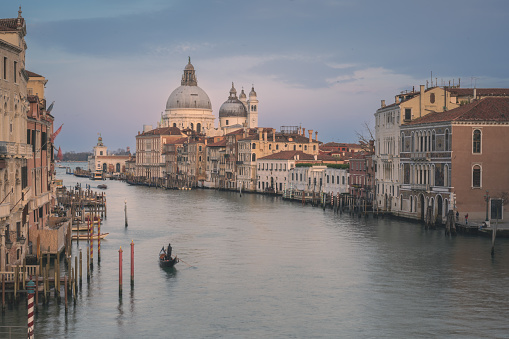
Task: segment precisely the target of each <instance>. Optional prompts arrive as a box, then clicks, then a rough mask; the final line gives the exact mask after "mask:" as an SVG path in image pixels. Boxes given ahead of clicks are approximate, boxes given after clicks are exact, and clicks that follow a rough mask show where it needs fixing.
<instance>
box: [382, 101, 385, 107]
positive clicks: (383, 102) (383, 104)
mask: <svg viewBox="0 0 509 339" xmlns="http://www.w3.org/2000/svg"><path fill="white" fill-rule="evenodd" d="M384 107H385V100H382V108H384Z"/></svg>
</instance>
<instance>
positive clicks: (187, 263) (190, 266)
mask: <svg viewBox="0 0 509 339" xmlns="http://www.w3.org/2000/svg"><path fill="white" fill-rule="evenodd" d="M179 261H182V262H183V263H184V264H186V265H187V266H189V267H194V266H193V265H189V264H188V263H186V262H185V261H184V260H182V259H180V258H179Z"/></svg>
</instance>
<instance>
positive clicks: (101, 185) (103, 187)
mask: <svg viewBox="0 0 509 339" xmlns="http://www.w3.org/2000/svg"><path fill="white" fill-rule="evenodd" d="M97 188H100V189H102V190H105V189H107V188H108V186H107V185H105V184H100V185H97Z"/></svg>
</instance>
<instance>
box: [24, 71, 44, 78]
mask: <svg viewBox="0 0 509 339" xmlns="http://www.w3.org/2000/svg"><path fill="white" fill-rule="evenodd" d="M26 72H27V75H28V77H29V78H30V77H32V78H43V76H42V75H39V74H37V73H34V72H30V71H28V70H26Z"/></svg>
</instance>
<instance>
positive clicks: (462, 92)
mask: <svg viewBox="0 0 509 339" xmlns="http://www.w3.org/2000/svg"><path fill="white" fill-rule="evenodd" d="M475 91H476V92H475V93H476V96H483V97H486V96H509V88H476V89H475ZM449 92H451V94H455V95H457V96H473V95H474V89H473V88H450V89H449Z"/></svg>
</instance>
